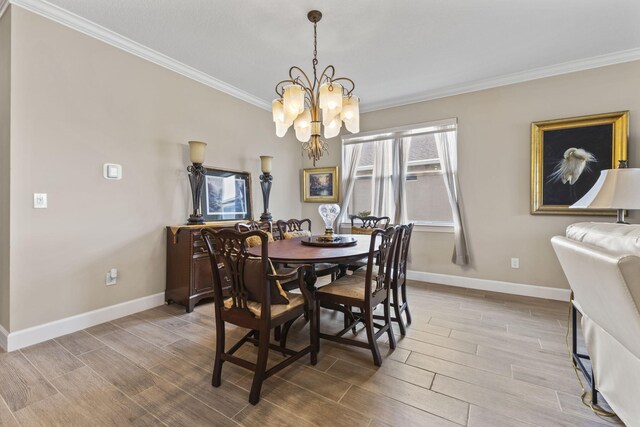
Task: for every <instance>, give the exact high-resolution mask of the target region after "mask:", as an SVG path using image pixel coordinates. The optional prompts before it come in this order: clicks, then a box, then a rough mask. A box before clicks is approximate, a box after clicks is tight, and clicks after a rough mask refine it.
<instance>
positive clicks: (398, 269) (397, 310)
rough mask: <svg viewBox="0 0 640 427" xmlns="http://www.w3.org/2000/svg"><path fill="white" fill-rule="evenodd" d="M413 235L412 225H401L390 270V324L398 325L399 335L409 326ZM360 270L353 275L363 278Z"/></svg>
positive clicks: (375, 317)
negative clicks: (408, 289) (409, 274)
mask: <svg viewBox="0 0 640 427" xmlns="http://www.w3.org/2000/svg"><path fill="white" fill-rule="evenodd" d="M412 233H413V223H411V224H409V225H401V226H399V229H398V234H397V236H396V239H397V244H396V247H395V251H394V253H393V267H392V270H391V283H390V293H391V299H390V301H389V305H390V307H391V308H392V309H393V314H394V316H392V317H391V321H392V322H396V323H398V327H399V328H400V335H401V336H403V337H404V336H405V335H406V332H407V331H406V327H407V326H408V325H411V312H410V311H409V302H408V301H407V258H408V255H409V245H410V243H411V234H412ZM361 271H362V270H359V271H357V272H356V273H355V274H357V275H359V276H364V274H363V273H361ZM402 313H404V314H405V316H406V318H407V321H406V324H405V322H404V320H403V319H402ZM373 318H374V319H384V317H383V316H381V315H375V316H373Z"/></svg>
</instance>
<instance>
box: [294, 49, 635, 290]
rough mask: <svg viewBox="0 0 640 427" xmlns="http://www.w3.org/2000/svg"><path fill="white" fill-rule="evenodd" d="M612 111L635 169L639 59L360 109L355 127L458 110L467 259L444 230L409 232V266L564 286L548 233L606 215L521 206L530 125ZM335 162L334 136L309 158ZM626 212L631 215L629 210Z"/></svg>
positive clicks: (308, 208)
mask: <svg viewBox="0 0 640 427" xmlns="http://www.w3.org/2000/svg"><path fill="white" fill-rule="evenodd" d="M353 77H354V78H356V77H357V76H353ZM356 81H357V79H356ZM620 110H630V124H631V128H630V140H629V153H630V164H631V166H633V167H638V166H640V149H638V139H639V137H640V117H639V115H638V113H639V112H640V61H637V62H631V63H626V64H620V65H615V66H609V67H604V68H598V69H593V70H587V71H582V72H577V73H572V74H566V75H562V76H557V77H550V78H545V79H540V80H535V81H530V82H526V83H520V84H514V85H510V86H504V87H500V88H495V89H489V90H484V91H480V92H475V93H469V94H464V95H459V96H452V97H448V98H443V99H438V100H434V101H428V102H422V103H418V104H413V105H407V106H403V107H397V108H391V109H387V110H381V111H375V112H371V113H367V114H363V115H362V117H361V130H362V131H370V130H375V129H384V128H389V127H395V126H403V125H409V124H413V123H420V122H426V121H432V120H439V119H445V118H450V117H457V118H458V158H459V168H460V187H461V195H462V199H463V203H464V214H465V225H466V227H467V237H468V241H469V245H470V250H471V257H472V260H473V262H472V264H471V266H469V267H467V268H461V267H457V266H455V265H453V264H451V262H450V258H451V251H452V248H453V237H452V235H451V234H450V233H430V232H416V233H415V235H414V237H413V245H412V260H411V264H410V268H411V269H412V270H417V271H427V272H432V273H443V274H452V275H459V276H469V277H475V278H481V279H491V280H501V281H508V282H516V283H526V284H532V285H542V286H549V287H567V286H568V285H567V283H566V280H565V278H564V275H563V273H562V270H561V268H560V265H559V264H558V262H557V260H556V257H555V255H554V252H553V250H552V248H551V245H550V243H549V239H550V238H551V236H553V235H556V234H563V233H564V229H565V227H566V226H567V225H569V224H571V223H574V222H578V221H585V220H597V221H611V219H603V218H598V217H579V216H533V215H530V214H529V191H530V190H529V189H530V178H529V176H530V175H529V174H530V158H531V156H530V124H531V122H533V121H538V120H546V119H554V118H562V117H572V116H580V115H586V114H595V113H605V112H610V111H620ZM339 163H340V143H339V138H335V139H334V140H333V141H331V147H330V156H329V157H328V158H326V159H323V160H322V162H321V163H320V164H319V166H330V165H335V164H339ZM304 167H309V164H308V163H306V164H305V166H304ZM314 209H317V206H316V205H312V204H304V206H303V215H310V216H312V217H313V216H315V217H317V213H314V212H315V211H314ZM630 218H631V221H632V222H638V218H639V216H638V214H637V212H636V213H632V215H631V217H630ZM511 257H519V258H520V269H511V267H510V258H511Z"/></svg>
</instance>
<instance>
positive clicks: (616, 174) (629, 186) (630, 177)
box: [569, 168, 640, 224]
mask: <svg viewBox="0 0 640 427" xmlns="http://www.w3.org/2000/svg"><path fill="white" fill-rule="evenodd" d="M569 207H570V208H576V209H617V210H618V221H617V222H618V223H621V224H624V223H625V221H624V211H625V209H640V169H639V168H620V169H605V170H603V171H602V172H600V177H599V178H598V181H596V183H595V185H594V186H593V187H591V189H590V190H589V191H588V192H587V194H585V195H584V196H583V197H582V198H581V199H580V200H578V201H577V202H576V203H574V204H573V205H571V206H569Z"/></svg>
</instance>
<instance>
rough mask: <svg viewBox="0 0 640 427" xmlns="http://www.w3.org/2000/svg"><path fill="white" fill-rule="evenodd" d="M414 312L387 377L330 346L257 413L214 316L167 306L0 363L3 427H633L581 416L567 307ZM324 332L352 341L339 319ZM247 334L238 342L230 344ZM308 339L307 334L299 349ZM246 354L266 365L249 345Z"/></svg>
mask: <svg viewBox="0 0 640 427" xmlns="http://www.w3.org/2000/svg"><path fill="white" fill-rule="evenodd" d="M409 298H410V301H409V302H410V307H411V311H412V313H413V324H412V325H411V327H410V328H409V330H408V332H407V336H406V337H405V338H402V339H401V338H400V337H399V333H396V338H397V340H398V347H397V348H396V349H395V350H394V351H392V350H391V349H390V348H389V346H388V344H387V343H386V339H384V340H382V341H381V343H380V345H381V352H382V353H383V356H384V362H383V365H382V367H380V368H376V367H375V366H374V365H373V363H372V358H371V355H370V353H369V352H368V351H367V350H364V349H360V348H354V347H345V346H342V345H338V344H334V343H328V342H326V341H323V342H322V343H321V352H320V355H319V361H318V364H317V365H316V366H315V367H312V366H310V365H309V363H308V359H307V358H305V359H303V360H301V361H300V362H298V363H295V364H293V366H291V367H289V368H287V369H285V370H283V371H281V372H280V373H279V375H277V376H276V377H273V378H271V379H269V380H267V381H266V382H265V384H264V386H263V391H262V400H261V401H260V403H259V404H258V405H256V406H252V405H249V404H248V389H249V388H250V386H251V374H250V373H248V372H247V371H245V370H244V369H242V368H239V367H236V366H233V365H230V364H225V366H224V368H223V382H222V386H221V387H219V388H213V387H212V386H211V368H212V364H213V349H214V346H215V329H214V318H213V306H212V304H201V305H199V306H197V307H196V309H195V311H194V312H193V313H185V312H184V309H183V308H182V307H181V306H178V305H170V306H162V307H158V308H155V309H152V310H147V311H144V312H141V313H137V314H135V315H131V316H127V317H125V318H122V319H118V320H115V321H113V322H108V323H105V324H102V325H98V326H94V327H92V328H88V329H86V330H83V331H79V332H76V333H73V334H70V335H66V336H64V337H60V338H57V339H55V340H50V341H47V342H44V343H40V344H38V345H34V346H32V347H29V348H25V349H22V350H20V351H15V352H12V353H4V352H0V425H2V426H4V425H7V426H14V425H15V426H17V425H22V426H125V425H167V426H174V425H175V426H201V425H202V426H205V425H208V426H211V425H215V426H218V425H245V426H255V425H261V426H313V425H317V426H331V427H335V426H342V425H345V426H347V425H348V426H384V425H392V426H456V425H462V426H607V425H618V426H621V425H622V423H620V421H618V420H617V419H606V418H600V417H597V416H596V415H594V414H592V413H591V411H590V410H589V409H588V408H587V407H585V406H584V405H582V404H581V403H580V388H579V385H578V382H577V379H576V377H575V374H574V372H573V370H572V368H571V364H570V361H569V357H568V355H567V351H566V348H565V347H566V346H565V333H566V320H567V312H568V306H567V304H566V303H561V302H556V301H547V300H539V299H534V298H525V297H517V296H511V295H503V294H494V293H489V292H480V291H474V290H467V289H461V288H450V287H444V286H438V285H430V284H424V283H418V282H410V284H409ZM321 322H322V329H323V331H325V332H326V331H331V330H336V331H337V330H339V329H341V324H342V320H341V318H339V317H337V316H336V315H335V314H334V313H331V312H329V311H323V314H322V320H321ZM396 332H397V329H396ZM241 334H242V331H241V330H239V329H235V328H229V329H228V332H227V337H228V338H227V342H229V341H232V339H230V338H234V337H238V336H240V335H241ZM365 335H366V334H364V332H360V333H358V339H363V340H364V339H366V338H365ZM308 337H309V330H308V324H305V323H304V322H303V321H298V322H297V323H296V324H295V325H294V327H293V328H292V330H291V333H290V344H291V345H292V346H293V347H294V348H295V347H301V346H304V345H306V343H307V342H308ZM385 338H386V336H385ZM230 345H231V344H230ZM240 353H241V355H242V356H244V357H255V355H256V351H255V348H254V347H253V346H251V345H249V346H246V347H245V348H243V349H242V350H241V351H240ZM281 357H282V356H280V355H278V354H272V357H271V359H272V360H270V363H271V364H273V363H276V362H277V361H279V360H281Z"/></svg>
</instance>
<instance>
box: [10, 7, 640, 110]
mask: <svg viewBox="0 0 640 427" xmlns="http://www.w3.org/2000/svg"><path fill="white" fill-rule="evenodd" d="M9 4H14V5H16V6H20V7H22V8H23V9H26V10H28V11H30V12H33V13H36V14H38V15H40V16H43V17H45V18H48V19H50V20H52V21H55V22H57V23H59V24H62V25H64V26H66V27H69V28H72V29H74V30H76V31H79V32H81V33H83V34H86V35H88V36H90V37H93V38H95V39H98V40H100V41H102V42H104V43H107V44H109V45H111V46H114V47H116V48H118V49H121V50H124V51H125V52H129V53H131V54H133V55H136V56H138V57H140V58H143V59H145V60H147V61H150V62H153V63H154V64H157V65H160V66H161V67H164V68H166V69H169V70H171V71H174V72H176V73H178V74H181V75H183V76H185V77H187V78H190V79H192V80H195V81H197V82H199V83H202V84H204V85H206V86H209V87H212V88H214V89H216V90H219V91H221V92H223V93H226V94H227V95H230V96H233V97H235V98H238V99H240V100H242V101H245V102H248V103H249V104H251V105H254V106H256V107H259V108H262V109H264V110H267V111H270V110H271V103H270V102H269V101H268V100H264V99H261V98H259V97H257V96H254V95H252V94H250V93H248V92H245V91H243V90H241V89H239V88H237V87H235V86H232V85H230V84H228V83H225V82H223V81H221V80H218V79H216V78H215V77H213V76H210V75H208V74H206V73H203V72H202V71H199V70H196V69H195V68H193V67H190V66H188V65H186V64H183V63H181V62H179V61H176V60H175V59H172V58H170V57H168V56H166V55H163V54H162V53H160V52H156V51H155V50H153V49H150V48H148V47H146V46H143V45H141V44H140V43H137V42H135V41H133V40H130V39H128V38H126V37H124V36H121V35H119V34H117V33H115V32H113V31H111V30H109V29H106V28H104V27H102V26H100V25H98V24H96V23H94V22H91V21H89V20H87V19H85V18H82V17H81V16H78V15H76V14H74V13H71V12H69V11H66V10H64V9H62V8H60V7H58V6H55V5H53V4H51V3H49V2H47V1H45V0H0V16H2V14H3V13H4V12H5V11H6V10H7V7H8V5H9ZM636 60H640V48H638V49H629V50H624V51H620V52H614V53H610V54H605V55H600V56H594V57H591V58H585V59H579V60H575V61H569V62H564V63H561V64H556V65H550V66H546V67H540V68H534V69H532V70H527V71H522V72H518V73H512V74H505V75H503V76H499V77H493V78H489V79H482V80H476V81H472V82H467V83H463V84H459V85H453V86H449V87H445V88H439V89H436V90H433V91H427V92H421V93H417V94H412V95H409V96H404V97H399V98H394V99H389V100H384V101H380V102H373V103H366V102H365V103H362V104H361V111H362V112H363V113H368V112H371V111H378V110H384V109H387V108H393V107H401V106H403V105H409V104H416V103H419V102H424V101H431V100H434V99H439V98H446V97H449V96H455V95H461V94H464V93H470V92H477V91H480V90H485V89H491V88H496V87H500V86H507V85H511V84H515V83H522V82H527V81H530V80H537V79H542V78H545V77H552V76H557V75H561V74H568V73H573V72H576V71H583V70H588V69H592V68H598V67H605V66H608V65H615V64H621V63H624V62H631V61H636Z"/></svg>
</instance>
